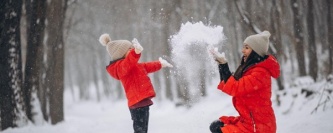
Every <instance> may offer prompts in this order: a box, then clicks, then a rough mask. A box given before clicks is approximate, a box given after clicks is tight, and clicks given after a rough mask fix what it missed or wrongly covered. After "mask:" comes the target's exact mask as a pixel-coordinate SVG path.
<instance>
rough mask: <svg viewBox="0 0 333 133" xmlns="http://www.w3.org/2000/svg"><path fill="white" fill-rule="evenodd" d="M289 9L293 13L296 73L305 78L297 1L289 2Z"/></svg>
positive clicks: (301, 31)
mask: <svg viewBox="0 0 333 133" xmlns="http://www.w3.org/2000/svg"><path fill="white" fill-rule="evenodd" d="M290 2H291V3H290V4H291V9H292V12H293V15H294V17H293V20H294V34H295V39H296V43H295V49H296V58H297V61H298V72H299V76H305V75H306V69H305V59H304V41H303V34H304V33H303V30H302V29H303V28H302V26H301V24H302V18H301V15H300V14H299V4H298V3H297V0H291V1H290Z"/></svg>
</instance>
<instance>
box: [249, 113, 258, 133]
mask: <svg viewBox="0 0 333 133" xmlns="http://www.w3.org/2000/svg"><path fill="white" fill-rule="evenodd" d="M250 117H251V119H252V124H253V131H254V132H255V133H256V132H257V131H256V123H255V122H254V119H253V114H252V112H251V111H250Z"/></svg>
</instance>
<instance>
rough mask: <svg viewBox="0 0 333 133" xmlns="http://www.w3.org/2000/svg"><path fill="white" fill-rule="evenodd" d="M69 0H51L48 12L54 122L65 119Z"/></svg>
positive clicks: (51, 115) (50, 100)
mask: <svg viewBox="0 0 333 133" xmlns="http://www.w3.org/2000/svg"><path fill="white" fill-rule="evenodd" d="M66 8H67V0H51V2H50V4H49V5H48V10H47V11H48V14H47V20H48V25H47V35H48V39H47V68H46V78H47V80H46V84H47V85H48V91H49V102H50V103H49V110H50V118H51V123H52V124H57V123H58V122H61V121H63V120H64V106H63V102H64V101H63V100H64V99H63V93H64V41H63V23H64V19H65V12H66Z"/></svg>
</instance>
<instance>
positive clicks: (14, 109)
mask: <svg viewBox="0 0 333 133" xmlns="http://www.w3.org/2000/svg"><path fill="white" fill-rule="evenodd" d="M0 7H1V8H0V35H1V37H0V45H1V49H0V73H1V74H0V112H1V113H0V114H1V124H0V125H1V127H0V129H1V130H4V129H7V128H9V127H15V126H17V125H16V123H15V121H16V120H17V119H19V115H18V114H17V113H20V111H22V110H21V108H18V107H19V106H18V104H21V105H20V106H21V107H22V106H24V105H23V103H21V102H22V101H23V100H22V101H20V100H19V98H21V97H22V96H21V93H22V92H21V91H22V90H21V87H22V69H21V68H22V63H21V62H22V60H21V40H20V39H21V38H20V18H21V10H22V0H16V1H2V2H1V3H0Z"/></svg>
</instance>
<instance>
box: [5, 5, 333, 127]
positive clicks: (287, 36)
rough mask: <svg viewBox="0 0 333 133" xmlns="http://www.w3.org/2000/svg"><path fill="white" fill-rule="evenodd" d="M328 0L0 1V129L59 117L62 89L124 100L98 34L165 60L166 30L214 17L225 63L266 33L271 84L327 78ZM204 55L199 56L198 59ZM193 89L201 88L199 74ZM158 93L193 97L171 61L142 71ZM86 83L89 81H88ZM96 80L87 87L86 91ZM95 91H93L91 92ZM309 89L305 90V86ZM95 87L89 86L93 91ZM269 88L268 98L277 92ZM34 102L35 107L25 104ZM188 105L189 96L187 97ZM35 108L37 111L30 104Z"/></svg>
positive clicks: (331, 62) (183, 101) (331, 66)
mask: <svg viewBox="0 0 333 133" xmlns="http://www.w3.org/2000/svg"><path fill="white" fill-rule="evenodd" d="M332 7H333V2H332V1H331V0H316V1H314V0H284V1H278V0H251V1H249V0H248V1H245V0H206V1H202V0H145V1H140V0H112V1H110V0H98V1H89V0H48V1H46V0H7V1H4V2H1V3H0V33H1V37H0V44H1V48H0V62H1V63H0V73H1V75H0V110H1V111H0V113H1V114H0V115H1V117H0V120H1V123H0V129H1V130H4V129H6V128H8V127H17V126H24V125H26V123H28V122H33V123H36V121H37V120H36V119H37V117H36V116H38V115H42V116H43V117H42V119H43V120H44V121H49V122H50V123H51V124H57V123H59V122H61V121H63V120H64V111H63V102H64V101H63V93H64V90H65V89H69V90H70V91H71V92H72V95H73V99H75V100H82V101H85V100H97V101H100V100H101V99H111V100H119V99H124V98H125V96H124V93H123V90H122V87H121V84H120V83H119V81H116V80H114V79H112V78H111V77H110V76H109V75H108V74H107V73H106V71H105V66H106V65H108V62H109V56H108V54H107V52H106V50H105V47H103V46H101V45H100V44H99V42H98V37H99V36H100V35H101V34H103V33H109V34H110V36H111V38H112V39H115V40H117V39H127V40H131V39H133V38H137V39H138V40H139V42H140V43H141V44H142V45H143V47H144V49H145V50H144V51H145V52H143V55H142V59H141V60H142V61H150V60H157V59H158V57H160V56H162V57H164V58H166V59H167V60H168V61H170V54H171V53H170V52H171V48H170V44H169V43H170V42H169V41H170V36H171V35H174V34H176V33H177V32H178V31H179V28H180V26H181V24H182V23H186V22H199V21H201V22H203V23H205V24H206V25H221V26H223V27H224V29H223V32H224V34H225V35H226V37H227V40H226V41H225V43H223V45H221V46H223V50H224V52H226V56H227V58H228V61H229V64H230V68H231V69H232V71H234V69H235V68H236V67H237V66H238V64H239V63H240V58H241V56H242V55H241V51H240V50H241V48H242V45H243V40H244V39H245V38H246V37H247V36H249V35H251V34H255V33H259V32H260V31H263V30H268V31H270V32H271V34H272V36H271V38H270V40H271V43H270V49H269V51H270V53H271V54H273V55H275V56H276V57H277V59H278V61H279V63H280V65H281V70H282V71H281V76H280V78H279V79H277V80H276V83H277V86H278V87H277V88H278V90H276V91H278V92H285V90H286V89H289V88H291V86H292V85H293V83H294V82H293V81H295V80H296V79H297V78H299V77H304V76H306V77H310V79H311V80H313V81H314V82H319V81H329V80H332V79H331V78H328V77H329V75H330V74H332V71H333V58H332V52H333V45H332V44H333V25H332V18H333V14H332V12H333V9H332ZM203 63H204V62H203ZM202 77H203V78H201V79H200V80H201V83H202V84H201V86H200V89H199V90H196V91H199V92H200V95H201V96H202V97H207V96H208V95H207V94H206V89H207V88H206V86H207V84H208V83H209V82H208V80H209V78H206V77H207V75H205V72H204V74H203V75H202ZM151 79H152V81H153V84H154V86H155V90H156V92H157V95H158V96H157V99H158V100H169V101H173V102H174V103H175V105H177V106H183V105H185V106H188V107H190V106H192V105H193V101H192V99H193V97H192V96H191V94H190V93H189V89H191V88H188V87H187V82H189V81H184V80H177V75H175V74H173V70H171V69H164V70H163V71H160V72H158V73H156V74H154V75H152V76H151ZM91 86H94V87H91ZM91 88H95V90H91ZM91 91H95V92H96V93H91ZM305 91H308V94H309V95H311V94H312V93H313V92H312V91H313V90H312V91H311V90H305ZM92 94H94V95H92ZM282 94H283V93H275V95H276V96H275V98H276V99H275V102H277V103H278V104H279V103H280V102H279V101H280V99H279V98H280V95H282ZM36 103H38V104H40V105H39V106H34V105H36ZM193 106H195V105H193ZM37 107H38V108H40V110H42V114H36V112H35V111H34V110H36V108H37Z"/></svg>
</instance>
